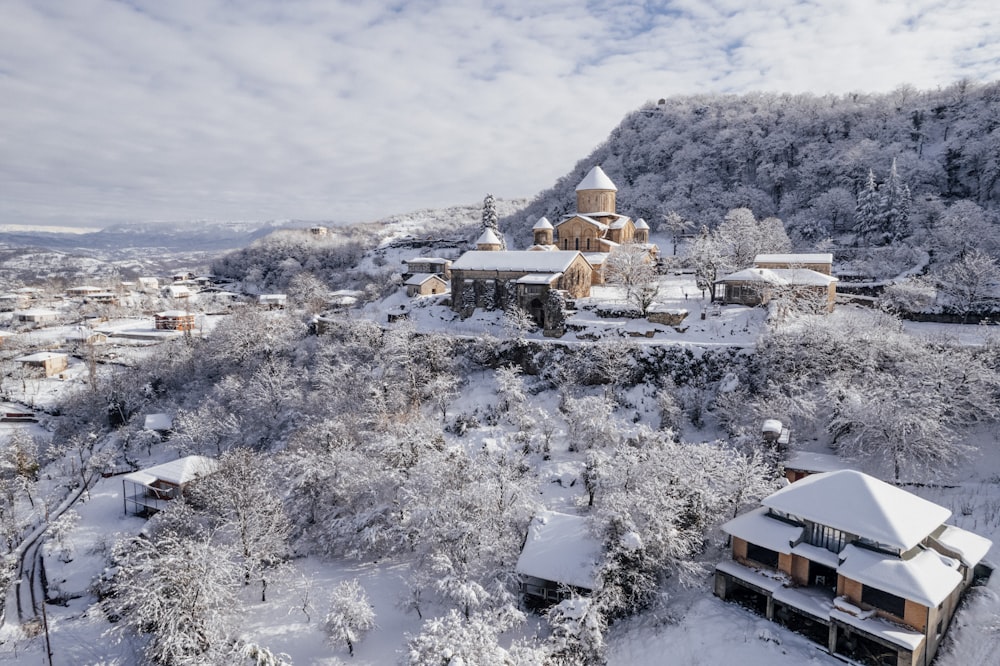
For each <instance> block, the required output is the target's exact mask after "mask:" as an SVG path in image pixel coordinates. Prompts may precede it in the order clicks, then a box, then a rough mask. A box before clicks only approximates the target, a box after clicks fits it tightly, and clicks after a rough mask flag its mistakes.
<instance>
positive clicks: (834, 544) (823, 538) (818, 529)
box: [806, 523, 847, 553]
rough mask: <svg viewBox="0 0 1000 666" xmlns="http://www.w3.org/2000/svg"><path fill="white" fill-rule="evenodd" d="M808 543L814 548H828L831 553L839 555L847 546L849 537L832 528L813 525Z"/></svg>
mask: <svg viewBox="0 0 1000 666" xmlns="http://www.w3.org/2000/svg"><path fill="white" fill-rule="evenodd" d="M806 541H808V542H809V543H811V544H812V545H814V546H818V547H820V548H826V549H827V550H829V551H830V552H831V553H839V552H840V551H842V550H844V546H846V545H847V535H846V534H844V533H843V532H841V531H840V530H835V529H833V528H832V527H827V526H826V525H820V524H818V523H813V525H812V527H811V528H810V529H809V534H808V537H807V539H806Z"/></svg>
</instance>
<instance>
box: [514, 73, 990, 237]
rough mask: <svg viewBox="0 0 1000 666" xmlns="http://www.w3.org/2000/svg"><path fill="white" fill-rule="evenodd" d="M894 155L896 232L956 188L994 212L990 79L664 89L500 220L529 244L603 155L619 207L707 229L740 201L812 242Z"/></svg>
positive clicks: (846, 225)
mask: <svg viewBox="0 0 1000 666" xmlns="http://www.w3.org/2000/svg"><path fill="white" fill-rule="evenodd" d="M893 160H895V162H896V169H897V173H898V185H899V186H901V187H903V186H905V189H908V191H909V197H908V199H909V201H907V202H906V204H908V206H907V207H908V215H904V217H906V218H908V219H906V220H904V222H905V223H906V224H905V228H904V229H901V230H899V231H900V232H901V233H898V234H894V236H898V237H911V238H915V239H916V241H917V242H922V240H923V234H924V232H926V231H927V230H928V229H929V228H930V227H931V226H932V225H933V224H934V223H935V221H936V220H937V219H938V218H940V217H941V216H942V214H943V213H944V211H945V209H946V207H947V206H950V205H953V204H955V203H957V202H959V201H962V200H967V201H968V202H970V203H971V204H975V205H976V206H978V207H980V208H982V209H984V211H985V216H986V218H987V221H988V222H990V223H992V224H994V225H995V224H996V220H997V215H996V214H997V210H998V208H1000V83H991V84H988V85H975V84H972V83H969V82H966V81H961V82H958V83H955V84H954V85H951V86H949V87H947V88H944V89H941V90H933V91H918V90H915V89H914V88H912V87H909V86H904V87H901V88H898V89H897V90H895V91H893V92H891V93H885V94H861V93H852V94H848V95H844V96H834V95H827V96H822V97H817V96H814V95H788V94H778V93H749V94H745V95H695V96H688V97H672V98H669V99H665V100H660V101H659V102H658V103H655V104H653V103H650V104H647V105H645V106H643V107H642V108H640V109H638V110H637V111H635V112H633V113H631V114H629V115H628V116H626V117H625V118H624V120H623V121H622V123H621V124H620V125H619V126H618V127H617V128H615V129H614V130H613V131H612V132H611V135H610V137H609V138H608V140H607V141H606V142H605V143H603V144H602V145H600V146H599V147H598V148H597V149H595V150H594V152H593V153H591V154H590V155H588V156H587V157H586V158H584V159H582V160H581V161H580V162H578V163H577V165H576V166H575V167H574V168H573V170H572V171H570V172H569V173H568V174H567V175H566V176H565V177H563V178H561V179H560V180H559V181H558V182H557V183H556V184H555V186H553V187H552V188H551V189H548V190H546V191H544V192H542V193H541V194H539V195H538V197H537V198H536V199H535V200H534V201H533V202H532V203H531V204H530V205H529V206H528V207H527V208H525V209H524V210H523V211H519V212H517V213H516V214H514V215H511V216H509V217H507V218H506V219H504V220H503V222H502V226H503V228H504V229H505V230H507V231H508V232H510V233H514V234H516V237H517V239H518V241H519V244H524V245H526V244H528V243H530V228H531V225H532V223H533V222H534V221H535V220H536V219H537V218H538V217H540V216H542V215H545V216H547V217H548V218H549V219H551V220H557V219H559V218H560V217H561V216H562V215H564V214H565V213H568V212H570V211H571V210H572V209H573V207H574V206H575V197H574V193H573V189H574V188H575V186H576V184H577V183H578V182H579V181H580V179H581V178H582V177H583V176H584V174H586V172H587V170H588V169H589V168H590V167H591V166H592V165H594V164H600V165H601V166H602V167H603V169H604V170H605V171H606V172H607V174H608V175H609V176H610V177H611V179H612V180H613V181H614V182H615V183H616V185H617V186H618V209H619V212H622V213H624V214H626V215H630V216H631V217H632V218H633V219H635V218H639V217H642V218H645V219H646V220H647V221H648V222H650V224H652V225H654V228H655V225H656V224H657V223H659V222H661V221H662V219H663V215H664V214H666V213H668V212H670V211H674V212H676V213H678V214H679V215H680V216H681V217H682V218H684V219H685V220H688V221H689V222H690V223H691V228H692V229H694V230H697V229H699V228H700V227H701V226H702V225H705V226H708V227H709V228H714V227H715V226H717V225H718V224H719V223H720V222H721V221H722V219H723V216H724V215H725V213H726V212H727V211H729V210H731V209H733V208H738V207H747V208H750V209H751V210H752V211H753V212H754V214H755V215H756V216H757V217H758V218H764V217H768V216H777V217H779V218H781V219H782V220H783V221H784V222H785V226H786V228H787V230H788V232H789V234H790V236H792V239H793V241H795V242H796V245H799V246H800V247H803V248H808V247H810V246H813V245H815V243H816V242H819V241H822V240H823V239H826V238H829V237H834V236H837V235H838V234H841V233H843V232H849V231H851V230H852V229H853V227H854V224H855V209H856V207H857V205H858V199H859V195H862V193H863V192H864V190H865V188H866V186H867V185H868V177H869V172H870V171H871V172H872V173H873V174H874V177H875V185H876V187H878V188H880V189H881V188H882V187H883V186H884V185H885V183H886V181H889V180H891V178H890V173H891V169H892V165H893ZM851 240H852V241H853V240H854V239H851ZM863 240H864V239H863ZM886 240H888V239H886Z"/></svg>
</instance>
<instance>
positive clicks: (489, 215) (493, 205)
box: [483, 194, 507, 250]
mask: <svg viewBox="0 0 1000 666" xmlns="http://www.w3.org/2000/svg"><path fill="white" fill-rule="evenodd" d="M483 229H492V230H493V233H495V234H496V235H497V238H499V239H500V249H501V250H506V249H507V241H505V240H504V237H503V234H502V233H501V232H500V217H499V216H498V215H497V202H496V199H494V198H493V195H492V194H487V195H486V198H485V199H483Z"/></svg>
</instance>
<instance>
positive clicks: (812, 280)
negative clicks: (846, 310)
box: [716, 268, 839, 287]
mask: <svg viewBox="0 0 1000 666" xmlns="http://www.w3.org/2000/svg"><path fill="white" fill-rule="evenodd" d="M838 281H839V280H837V278H835V277H833V276H831V275H824V274H823V273H820V272H818V271H814V270H812V269H810V268H744V269H743V270H741V271H736V272H735V273H730V274H729V275H726V276H723V277H721V278H719V279H718V280H716V283H719V282H760V283H762V284H774V285H781V286H789V285H795V286H816V287H826V286H829V285H830V284H831V283H834V282H838Z"/></svg>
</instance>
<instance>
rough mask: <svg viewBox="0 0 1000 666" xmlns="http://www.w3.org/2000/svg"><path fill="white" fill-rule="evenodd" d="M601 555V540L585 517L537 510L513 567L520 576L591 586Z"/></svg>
mask: <svg viewBox="0 0 1000 666" xmlns="http://www.w3.org/2000/svg"><path fill="white" fill-rule="evenodd" d="M600 559H601V543H600V541H599V540H598V539H597V538H595V537H594V536H593V535H592V534H591V533H590V530H589V529H588V527H587V520H586V519H585V518H583V517H581V516H571V515H569V514H565V513H557V512H555V511H540V512H539V513H538V514H536V515H535V517H534V518H532V519H531V524H530V525H529V526H528V538H527V539H526V540H525V542H524V548H523V549H522V550H521V556H520V557H518V558H517V567H516V569H515V570H516V571H517V573H519V574H521V575H523V576H533V577H535V578H541V579H543V580H551V581H554V582H556V583H562V584H564V585H572V586H574V587H580V588H583V589H586V590H593V589H595V588H596V587H597V565H598V562H599V561H600Z"/></svg>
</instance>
